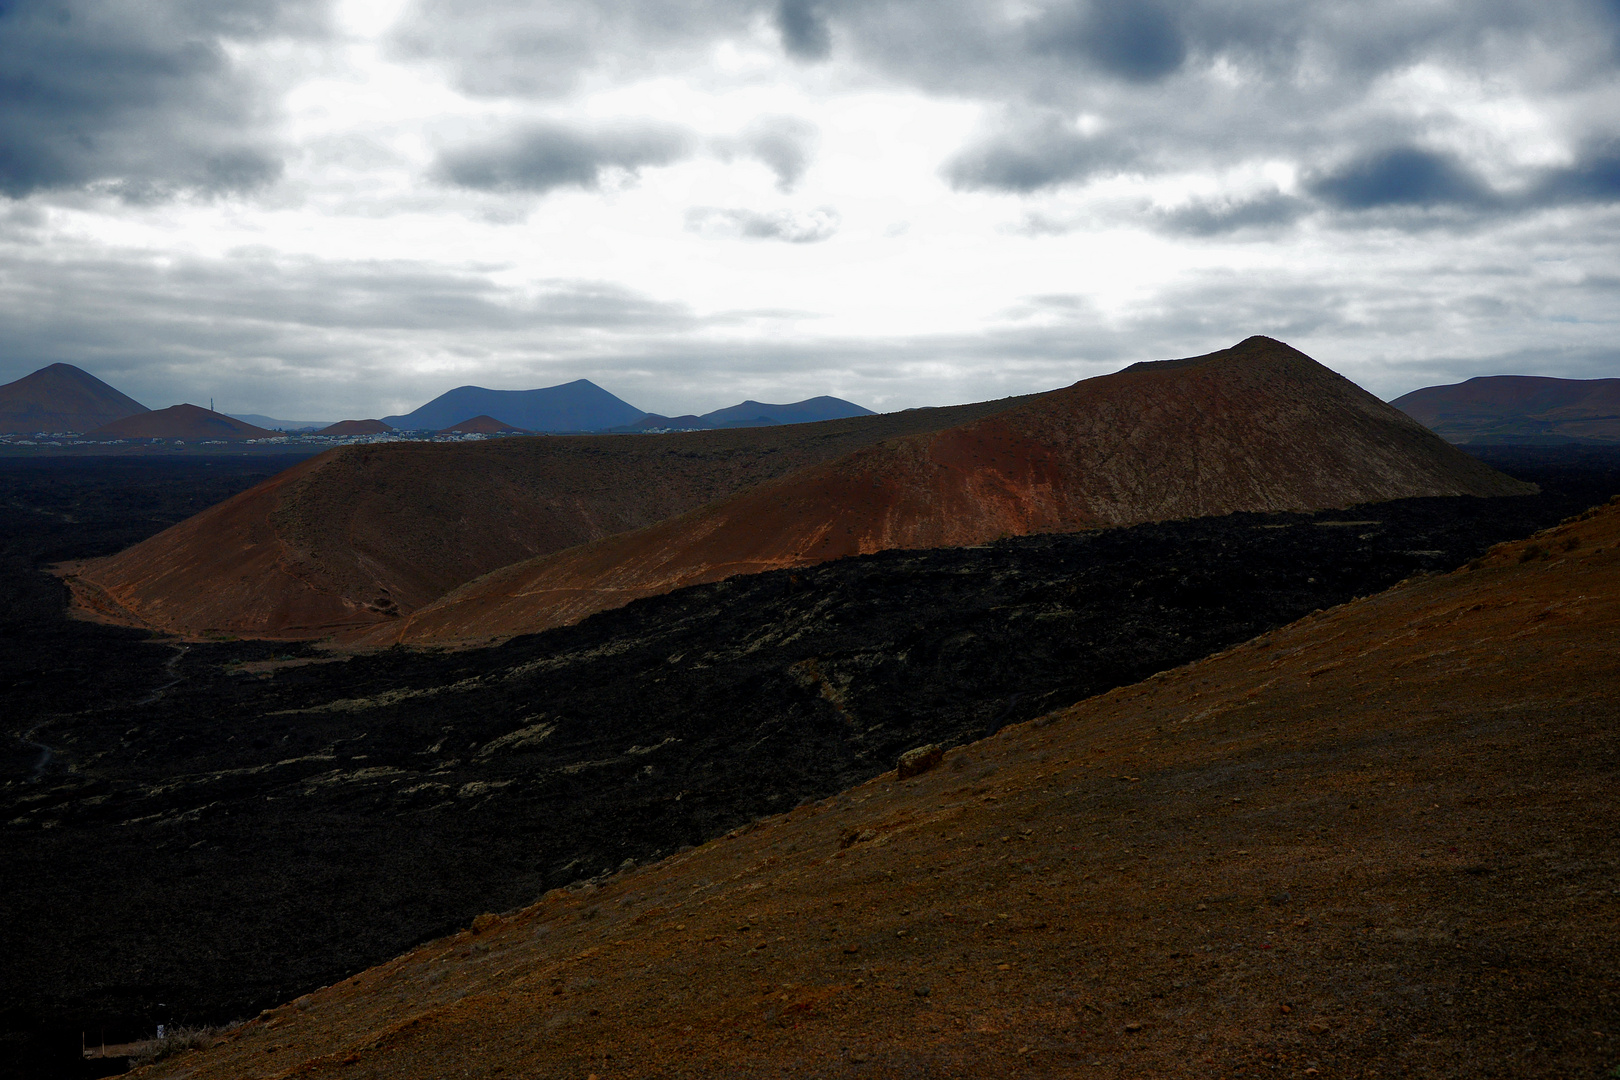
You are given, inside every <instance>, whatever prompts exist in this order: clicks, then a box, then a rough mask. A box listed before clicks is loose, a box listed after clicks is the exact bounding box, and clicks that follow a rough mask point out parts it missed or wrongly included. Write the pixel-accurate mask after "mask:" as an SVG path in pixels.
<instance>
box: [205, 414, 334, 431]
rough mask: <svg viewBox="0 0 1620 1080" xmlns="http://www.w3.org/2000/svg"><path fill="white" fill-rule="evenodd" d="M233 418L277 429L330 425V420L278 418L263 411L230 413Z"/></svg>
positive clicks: (255, 425)
mask: <svg viewBox="0 0 1620 1080" xmlns="http://www.w3.org/2000/svg"><path fill="white" fill-rule="evenodd" d="M228 415H229V416H230V417H231V419H233V420H240V421H242V422H243V423H244V424H252V425H253V426H254V427H262V428H270V429H273V430H275V431H321V430H323V429H325V428H327V427H330V426H331V424H332V421H330V420H277V419H276V418H275V417H273V416H265V415H263V414H262V413H230V414H228Z"/></svg>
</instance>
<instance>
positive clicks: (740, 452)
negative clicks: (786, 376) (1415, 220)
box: [65, 398, 1021, 637]
mask: <svg viewBox="0 0 1620 1080" xmlns="http://www.w3.org/2000/svg"><path fill="white" fill-rule="evenodd" d="M1019 400H1021V399H1016V398H1013V399H1007V400H1005V401H999V402H985V403H981V404H977V405H961V406H955V407H952V408H947V409H917V410H912V411H908V412H904V413H892V414H886V415H881V416H868V417H858V418H855V419H850V420H834V421H828V422H826V423H820V424H802V425H796V426H792V427H778V428H750V429H743V430H731V431H703V432H690V433H682V434H675V435H634V436H554V437H546V438H515V439H500V440H492V441H490V442H479V443H465V444H437V445H435V444H430V443H387V444H378V445H371V446H349V447H343V448H340V449H337V450H333V451H330V452H328V453H326V454H322V455H320V456H319V457H315V458H311V459H310V460H309V461H308V462H305V463H303V464H301V465H299V466H297V467H296V468H294V469H292V470H289V471H288V472H287V473H285V474H283V475H281V476H278V477H276V478H274V479H273V480H271V481H269V482H267V483H265V484H262V485H260V486H259V487H257V488H254V489H253V490H251V491H247V492H244V493H242V494H241V495H239V496H237V497H236V498H235V499H232V500H231V501H229V502H227V503H223V504H221V505H220V506H217V507H213V508H211V509H209V510H207V511H205V512H203V513H202V514H199V515H197V516H196V517H195V518H192V519H190V520H188V521H185V522H182V523H181V524H180V525H178V526H175V527H174V528H171V529H169V530H167V531H166V532H163V533H160V534H158V535H157V536H154V537H152V538H151V539H150V540H146V541H144V542H142V543H140V544H137V545H135V546H134V547H132V548H130V549H128V550H127V551H123V552H120V553H119V554H117V555H115V556H112V557H110V558H106V559H97V560H92V561H90V562H88V563H84V564H79V565H77V566H71V567H67V568H65V573H66V574H67V575H68V582H69V584H70V585H71V586H72V587H73V589H74V596H75V598H76V601H77V603H78V604H79V606H80V608H81V609H82V610H88V611H91V612H94V613H95V614H96V615H97V616H99V617H101V618H105V619H109V620H111V621H115V622H125V623H130V624H133V625H142V626H150V627H153V628H156V629H160V630H167V631H171V632H176V633H202V632H208V631H219V632H228V633H232V634H239V635H242V636H250V637H322V636H325V635H328V634H332V633H334V632H338V631H343V630H348V631H353V630H356V629H362V628H366V627H374V626H377V625H382V624H387V623H389V622H390V621H392V620H395V619H397V618H398V617H399V616H400V615H401V614H404V613H408V612H410V611H412V610H414V609H416V608H417V607H419V606H421V605H423V604H426V603H428V602H429V601H431V600H433V599H434V598H435V597H438V596H440V595H442V594H443V593H444V592H446V591H447V590H449V589H451V588H454V587H455V586H457V585H459V584H461V583H463V582H465V581H468V580H470V579H472V578H474V577H477V576H478V575H480V574H484V573H488V572H489V571H491V570H494V569H496V568H497V567H501V566H505V565H507V564H509V563H512V562H516V561H519V560H525V559H529V558H532V557H534V556H536V555H541V554H545V553H548V552H553V551H560V550H562V549H564V548H568V547H572V546H574V545H577V544H582V543H586V542H588V541H592V540H596V539H599V538H601V537H603V536H607V535H609V534H611V533H615V532H621V531H623V530H626V529H635V528H640V527H642V526H645V525H650V524H652V523H653V522H655V521H659V520H662V519H663V518H666V517H669V516H671V515H674V514H680V513H684V512H685V511H688V510H691V509H693V508H695V507H698V506H702V505H703V504H705V503H708V502H710V501H712V500H714V499H718V498H721V497H723V496H725V495H729V494H731V493H732V492H734V491H736V490H738V489H739V488H742V487H744V486H746V485H749V484H752V483H756V482H758V481H760V480H764V479H768V478H771V477H774V476H780V475H782V474H784V473H786V472H789V471H791V470H793V469H797V468H800V467H802V466H804V465H808V464H811V463H813V462H818V461H824V460H827V459H829V458H836V457H840V456H842V455H845V454H847V453H849V452H850V451H852V450H855V449H857V448H859V447H862V446H866V445H869V444H871V443H873V442H877V441H879V440H882V439H888V438H893V437H895V436H899V435H905V434H908V433H913V432H918V431H930V430H935V429H937V428H940V427H946V426H950V425H952V424H960V423H963V422H965V421H968V420H972V419H974V418H977V417H981V416H984V415H987V414H989V413H993V412H995V411H997V410H1000V409H1005V408H1009V407H1011V406H1013V405H1015V404H1017V403H1018V401H1019Z"/></svg>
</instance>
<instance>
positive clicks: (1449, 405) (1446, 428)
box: [1390, 375, 1620, 443]
mask: <svg viewBox="0 0 1620 1080" xmlns="http://www.w3.org/2000/svg"><path fill="white" fill-rule="evenodd" d="M1390 404H1391V405H1394V406H1395V407H1396V408H1397V409H1400V410H1401V411H1402V412H1404V413H1406V414H1407V415H1409V416H1411V417H1413V418H1414V419H1416V420H1417V421H1418V422H1419V423H1421V424H1424V425H1426V426H1428V427H1430V428H1432V429H1433V430H1434V431H1436V432H1437V433H1439V434H1440V435H1443V436H1445V437H1446V438H1448V439H1450V440H1452V441H1453V442H1460V443H1468V442H1501V441H1532V440H1535V439H1537V438H1540V439H1542V440H1548V439H1549V438H1550V439H1551V440H1554V441H1566V440H1569V439H1578V440H1582V441H1590V442H1620V379H1549V378H1544V377H1542V376H1536V375H1487V376H1482V377H1480V378H1477V379H1469V380H1468V381H1467V382H1462V383H1454V384H1451V385H1449V386H1426V387H1424V388H1423V389H1421V390H1414V391H1412V392H1411V393H1410V394H1406V395H1404V396H1402V397H1398V398H1396V399H1395V400H1394V401H1392V402H1390Z"/></svg>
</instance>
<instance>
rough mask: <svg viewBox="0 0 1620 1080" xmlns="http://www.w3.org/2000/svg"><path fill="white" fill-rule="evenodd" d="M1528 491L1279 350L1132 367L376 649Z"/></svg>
mask: <svg viewBox="0 0 1620 1080" xmlns="http://www.w3.org/2000/svg"><path fill="white" fill-rule="evenodd" d="M1529 490H1531V489H1530V488H1529V486H1528V485H1525V484H1522V483H1520V482H1518V481H1516V480H1512V479H1510V478H1508V477H1506V476H1503V475H1502V474H1500V473H1498V472H1496V471H1494V470H1492V469H1491V468H1489V467H1488V466H1486V465H1484V464H1483V463H1481V462H1479V461H1477V460H1475V459H1474V458H1471V457H1468V456H1467V455H1465V454H1463V453H1462V452H1461V451H1459V450H1457V449H1455V448H1454V447H1452V446H1450V445H1448V444H1447V443H1446V442H1445V441H1444V440H1442V439H1440V438H1438V437H1437V436H1435V435H1434V434H1433V433H1431V432H1429V431H1428V430H1426V429H1425V428H1423V427H1422V426H1420V425H1419V424H1417V423H1416V422H1415V421H1413V420H1412V419H1411V418H1409V417H1407V416H1406V415H1405V414H1403V413H1401V412H1400V411H1398V410H1396V409H1394V408H1392V407H1390V406H1389V405H1386V404H1385V403H1383V402H1381V401H1379V400H1378V399H1377V398H1375V397H1373V396H1372V395H1371V394H1368V393H1367V392H1365V391H1364V390H1362V389H1361V388H1360V387H1358V386H1356V385H1355V384H1354V383H1351V382H1350V381H1349V380H1347V379H1344V378H1343V377H1341V376H1339V375H1337V374H1335V373H1334V372H1332V371H1330V370H1328V369H1327V368H1325V367H1323V366H1322V365H1321V364H1318V363H1316V362H1315V361H1314V360H1312V359H1310V358H1309V357H1307V356H1306V355H1304V354H1303V353H1301V352H1298V351H1296V350H1294V349H1292V348H1290V347H1288V346H1287V345H1284V344H1282V343H1281V342H1278V341H1273V340H1271V339H1269V338H1262V337H1255V338H1249V339H1248V340H1247V341H1244V342H1242V343H1241V344H1239V345H1237V346H1235V347H1233V348H1231V349H1227V350H1224V351H1222V352H1218V353H1212V354H1210V355H1208V356H1202V357H1195V358H1193V359H1189V360H1175V361H1164V362H1160V363H1151V364H1138V365H1136V366H1134V367H1131V368H1128V369H1126V370H1125V371H1121V372H1118V373H1115V374H1112V375H1104V376H1101V377H1099V378H1095V379H1088V380H1085V381H1084V382H1080V383H1076V384H1075V385H1073V386H1071V387H1068V388H1066V389H1063V390H1057V391H1053V392H1051V393H1047V394H1041V395H1037V396H1035V397H1032V398H1030V399H1028V400H1026V401H1025V402H1023V403H1022V404H1020V405H1019V406H1017V407H1016V408H1012V409H1007V410H1005V411H1002V412H999V413H996V414H995V415H993V416H988V417H984V418H981V419H976V420H973V421H970V422H968V423H965V424H962V425H959V426H956V427H951V428H947V429H944V430H939V431H933V432H926V433H920V434H916V435H910V436H905V437H901V438H896V439H892V440H889V441H886V442H884V443H882V444H879V445H874V446H870V447H866V448H863V449H861V450H858V451H856V452H854V453H851V454H849V455H847V456H845V457H842V458H839V459H837V460H835V461H829V462H826V463H824V464H820V465H816V466H812V467H809V468H806V469H803V470H801V471H799V472H796V473H793V474H791V475H788V476H783V477H781V478H779V479H776V480H773V481H771V482H768V483H763V484H760V485H758V486H756V487H753V488H750V489H748V490H745V491H741V492H739V493H738V494H736V495H734V496H732V497H730V498H728V499H725V500H722V501H719V502H716V503H714V504H712V505H708V506H705V507H703V508H701V509H698V510H695V511H693V512H691V513H688V514H685V515H683V516H680V517H675V518H671V519H669V520H666V521H662V522H660V523H658V524H656V525H653V526H651V527H649V528H646V529H642V530H639V531H637V532H633V533H626V534H623V535H618V536H614V537H610V538H607V539H604V540H600V541H597V542H594V543H591V544H587V545H585V546H582V547H579V548H574V549H571V550H567V551H562V552H559V553H557V554H554V555H549V556H545V557H542V558H537V559H534V560H531V561H529V562H526V563H520V564H517V565H513V566H508V567H505V568H503V569H501V570H498V571H495V572H494V573H492V574H489V575H487V576H485V577H483V578H480V579H479V580H476V581H473V582H470V583H469V584H467V585H465V586H462V587H461V588H459V589H457V590H456V591H454V592H452V593H450V594H449V595H447V596H445V597H444V598H443V599H441V600H438V601H436V602H435V603H433V604H431V605H428V606H426V607H425V608H423V609H422V610H420V611H418V612H416V613H415V614H414V615H412V616H411V617H409V618H408V619H405V620H403V621H402V622H401V623H399V624H397V625H391V626H388V627H385V628H381V629H379V630H378V631H377V632H376V633H374V634H372V635H371V636H370V640H372V641H379V642H380V641H387V640H403V641H416V642H436V641H471V640H480V639H487V638H492V637H495V638H498V637H506V636H510V635H513V634H518V633H523V632H527V631H534V630H541V629H545V628H547V627H551V626H560V625H565V624H568V623H571V622H574V621H577V620H579V619H581V618H584V617H585V616H587V615H589V614H591V613H592V612H595V611H601V610H604V609H607V608H610V607H616V606H619V605H621V604H624V603H627V602H629V601H630V600H633V599H636V598H637V597H642V596H649V595H654V594H657V593H663V592H668V591H670V590H672V589H676V588H680V587H681V586H684V585H692V584H697V583H700V582H708V581H717V580H719V579H721V578H725V577H729V576H731V575H733V574H743V573H755V572H758V571H761V570H769V569H775V568H780V567H791V566H804V565H810V564H813V563H817V562H823V561H825V560H828V559H836V558H841V557H844V556H847V555H856V554H862V553H867V552H873V551H881V550H884V549H888V548H925V547H938V546H947V545H969V544H978V543H984V542H986V541H989V540H994V539H996V538H997V537H1001V536H1016V535H1025V534H1029V533H1038V532H1051V531H1063V530H1075V529H1085V528H1092V527H1097V526H1105V525H1125V524H1133V523H1137V522H1144V521H1157V520H1164V519H1169V518H1182V517H1195V516H1200V515H1207V514H1227V513H1232V512H1234V511H1240V510H1255V511H1274V510H1308V509H1320V508H1324V507H1334V506H1347V505H1351V504H1354V503H1362V502H1373V501H1378V500H1384V499H1397V498H1406V497H1412V496H1422V495H1512V494H1518V493H1523V492H1527V491H1529Z"/></svg>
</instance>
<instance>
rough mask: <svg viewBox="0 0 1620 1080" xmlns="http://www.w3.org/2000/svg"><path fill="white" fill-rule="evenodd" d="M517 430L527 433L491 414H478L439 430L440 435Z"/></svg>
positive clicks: (482, 433) (484, 433) (488, 433)
mask: <svg viewBox="0 0 1620 1080" xmlns="http://www.w3.org/2000/svg"><path fill="white" fill-rule="evenodd" d="M514 431H515V432H519V433H522V434H527V432H524V431H523V429H522V428H515V427H513V426H512V425H511V424H507V423H503V422H501V421H500V420H497V419H495V418H494V417H493V416H487V415H483V414H480V415H478V416H474V417H472V418H471V419H469V420H463V421H462V422H461V423H459V424H451V425H450V426H449V427H447V428H445V429H444V430H443V431H441V432H440V434H441V435H499V434H502V433H503V432H504V433H511V432H514Z"/></svg>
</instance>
